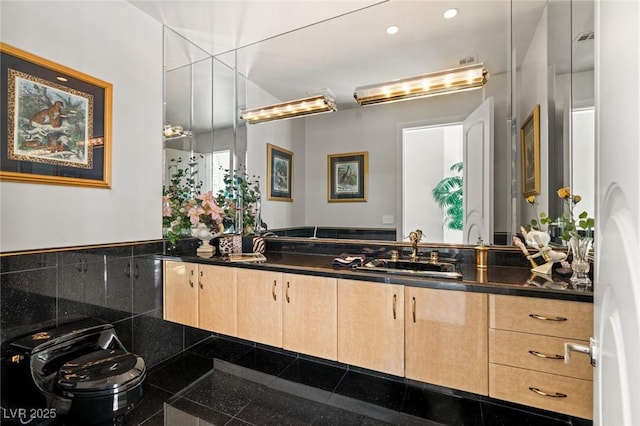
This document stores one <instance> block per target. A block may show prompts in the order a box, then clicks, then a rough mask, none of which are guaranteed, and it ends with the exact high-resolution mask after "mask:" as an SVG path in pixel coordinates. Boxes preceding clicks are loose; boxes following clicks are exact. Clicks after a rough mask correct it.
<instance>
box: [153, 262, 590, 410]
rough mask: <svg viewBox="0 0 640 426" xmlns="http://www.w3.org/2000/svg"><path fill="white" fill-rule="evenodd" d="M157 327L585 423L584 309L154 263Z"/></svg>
mask: <svg viewBox="0 0 640 426" xmlns="http://www.w3.org/2000/svg"><path fill="white" fill-rule="evenodd" d="M164 280H165V282H164V318H165V319H167V320H170V321H174V322H178V323H181V324H185V325H190V326H193V327H199V328H203V329H206V330H210V331H214V332H218V333H222V334H226V335H229V336H237V337H240V338H243V339H246V340H250V341H254V342H259V343H264V344H266V345H271V346H275V347H282V348H285V349H287V350H291V351H294V352H299V353H304V354H307V355H312V356H316V357H319V358H324V359H328V360H337V361H339V362H342V363H345V364H349V365H354V366H358V367H362V368H367V369H370V370H374V371H379V372H383V373H387V374H392V375H396V376H405V377H407V378H409V379H413V380H417V381H421V382H426V383H431V384H435V385H440V386H445V387H448V388H453V389H459V390H463V391H467V392H473V393H476V394H481V395H487V394H488V395H489V396H490V397H492V398H497V399H502V400H507V401H511V402H515V403H519V404H524V405H528V406H532V407H537V408H541V409H545V410H550V411H555V412H559V413H564V414H568V415H571V416H576V417H582V418H588V419H590V418H591V417H592V404H593V403H592V392H593V368H592V367H591V365H590V364H589V357H588V356H586V355H583V354H574V355H573V356H572V358H571V363H570V364H565V363H564V357H563V354H564V343H565V342H573V343H578V344H582V345H585V346H588V344H589V337H590V336H591V335H592V334H593V304H591V303H583V302H573V301H564V300H555V299H543V298H535V297H522V296H505V295H495V294H484V293H473V292H465V291H455V290H440V289H432V288H422V287H411V286H403V285H395V284H382V283H378V282H368V281H360V280H348V279H336V278H331V277H317V276H310V275H304V274H290V273H282V272H273V271H265V270H258V269H248V268H247V269H245V268H234V267H228V266H217V265H204V264H192V263H186V262H174V261H165V262H164Z"/></svg>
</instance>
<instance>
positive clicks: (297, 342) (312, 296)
mask: <svg viewBox="0 0 640 426" xmlns="http://www.w3.org/2000/svg"><path fill="white" fill-rule="evenodd" d="M282 282H283V286H284V299H283V310H282V323H283V328H282V343H283V347H284V348H285V349H288V350H291V351H294V352H301V353H304V354H307V355H313V356H317V357H320V358H325V359H329V360H332V361H335V360H337V359H338V288H337V287H338V284H337V279H336V278H327V277H314V276H310V275H299V274H283V278H282Z"/></svg>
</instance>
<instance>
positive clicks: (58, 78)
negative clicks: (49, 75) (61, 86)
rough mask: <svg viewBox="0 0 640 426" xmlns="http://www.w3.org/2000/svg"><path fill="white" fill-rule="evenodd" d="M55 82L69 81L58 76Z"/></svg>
mask: <svg viewBox="0 0 640 426" xmlns="http://www.w3.org/2000/svg"><path fill="white" fill-rule="evenodd" d="M56 80H60V81H69V80H67V79H66V78H65V77H62V76H58V77H56Z"/></svg>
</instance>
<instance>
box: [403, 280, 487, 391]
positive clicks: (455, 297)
mask: <svg viewBox="0 0 640 426" xmlns="http://www.w3.org/2000/svg"><path fill="white" fill-rule="evenodd" d="M487 303H488V302H487V294H482V293H470V292H462V291H453V290H437V289H430V288H419V287H406V288H405V306H406V310H405V311H406V318H405V324H406V326H405V339H406V347H405V351H406V358H405V362H406V365H405V370H406V377H408V378H410V379H414V380H419V381H422V382H427V383H433V384H436V385H441V386H446V387H450V388H454V389H460V390H464V391H468V392H474V393H477V394H481V395H487V394H488V375H489V372H488V359H487V358H488V356H487V352H488V348H487V345H488V338H487V333H488V327H487V322H488V321H487Z"/></svg>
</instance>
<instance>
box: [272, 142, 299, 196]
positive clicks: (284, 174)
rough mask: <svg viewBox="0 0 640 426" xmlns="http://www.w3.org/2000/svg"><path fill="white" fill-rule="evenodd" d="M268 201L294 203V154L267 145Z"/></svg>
mask: <svg viewBox="0 0 640 426" xmlns="http://www.w3.org/2000/svg"><path fill="white" fill-rule="evenodd" d="M267 199H268V200H272V201H289V202H292V201H293V152H291V151H288V150H286V149H284V148H280V147H279V146H275V145H272V144H270V143H268V144H267Z"/></svg>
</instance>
